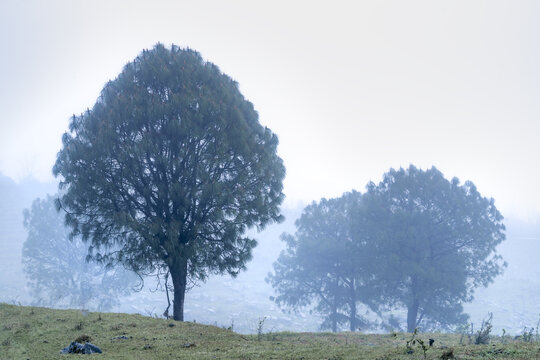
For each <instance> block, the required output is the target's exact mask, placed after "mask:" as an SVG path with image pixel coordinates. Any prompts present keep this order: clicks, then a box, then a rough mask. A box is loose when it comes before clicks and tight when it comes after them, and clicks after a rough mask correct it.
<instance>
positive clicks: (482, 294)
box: [0, 176, 540, 334]
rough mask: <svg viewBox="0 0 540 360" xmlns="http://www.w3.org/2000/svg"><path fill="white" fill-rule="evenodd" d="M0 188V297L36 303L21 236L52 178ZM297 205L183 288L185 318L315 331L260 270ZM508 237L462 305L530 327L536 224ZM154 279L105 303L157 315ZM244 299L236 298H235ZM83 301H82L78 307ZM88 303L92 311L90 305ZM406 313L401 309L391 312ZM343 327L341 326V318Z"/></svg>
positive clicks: (501, 322)
mask: <svg viewBox="0 0 540 360" xmlns="http://www.w3.org/2000/svg"><path fill="white" fill-rule="evenodd" d="M0 184H1V186H0V191H1V195H2V196H3V199H5V201H4V202H3V203H2V209H1V210H2V211H1V214H2V215H1V217H0V225H1V226H2V229H3V231H2V233H0V237H1V239H0V247H1V249H0V254H1V255H0V256H1V261H0V272H1V273H2V274H3V275H2V277H0V289H1V291H0V301H3V302H7V303H21V304H25V305H28V304H36V302H37V299H34V298H32V296H31V295H30V289H29V288H28V286H27V279H26V278H25V276H24V273H23V271H22V263H21V255H22V245H23V243H24V241H25V240H26V238H27V235H28V234H27V231H26V230H25V228H24V226H23V210H24V209H29V208H30V206H31V204H32V202H33V201H34V200H35V199H36V198H38V197H39V198H41V199H45V198H46V196H47V194H55V193H56V191H57V185H56V184H55V183H39V182H37V181H35V180H25V181H22V182H20V183H15V182H13V181H12V180H11V179H9V178H7V177H5V176H2V177H1V178H0ZM302 210H303V206H298V207H297V208H296V209H285V210H284V215H285V217H286V220H285V222H283V223H281V224H274V225H272V226H270V227H268V228H267V229H265V230H264V231H263V232H261V233H259V234H254V236H255V237H256V238H257V239H258V246H257V247H256V248H255V250H254V257H253V259H252V261H250V262H249V263H248V265H247V271H245V272H242V273H241V274H240V275H239V276H238V278H236V279H233V278H231V277H229V276H219V277H212V278H210V279H209V280H208V281H207V282H206V283H201V284H199V286H196V287H194V288H193V289H192V290H190V291H189V292H188V293H187V295H186V320H188V321H189V320H195V321H197V322H202V323H208V324H215V325H218V326H227V327H228V326H230V325H231V324H234V328H235V330H236V331H239V332H245V333H249V332H256V329H257V323H258V321H259V320H260V319H262V318H266V320H265V326H266V327H267V329H268V330H275V331H278V330H294V331H317V330H319V326H320V324H321V322H322V318H321V316H319V315H317V314H314V313H311V314H310V312H309V311H301V312H299V313H294V312H291V313H287V312H284V311H282V310H281V309H280V308H279V307H278V306H277V305H276V304H275V303H274V302H272V301H271V300H269V297H270V296H275V293H274V292H273V290H272V288H271V286H270V285H269V284H267V283H266V282H265V280H264V279H265V277H266V276H267V274H268V273H269V272H270V271H272V264H273V262H274V261H276V259H277V258H278V256H279V253H280V251H281V250H283V249H284V247H285V245H284V243H283V242H282V241H280V240H279V237H280V234H281V233H283V232H287V233H291V234H292V233H294V231H295V227H294V222H295V221H296V220H297V219H298V218H299V217H300V215H301V213H302ZM505 225H506V228H507V231H506V234H507V240H506V241H504V242H503V243H502V244H501V245H500V246H499V248H498V250H499V253H500V254H501V255H502V256H503V257H504V259H505V260H506V261H507V262H508V268H507V269H506V270H505V272H504V274H503V275H502V276H499V277H498V278H496V279H495V282H494V283H493V284H491V285H490V286H489V287H488V288H478V289H477V290H476V292H475V300H473V302H472V303H470V304H465V306H464V307H465V312H466V313H468V314H470V316H471V317H470V320H469V321H471V322H474V323H475V324H480V322H481V320H482V319H483V318H484V317H485V316H486V312H487V311H490V312H493V313H494V320H493V324H494V331H502V329H503V328H504V329H505V330H506V331H507V332H511V333H515V334H520V333H521V332H522V331H523V328H524V327H531V326H533V325H535V323H536V321H537V316H538V314H537V308H538V304H537V300H536V299H537V298H538V297H537V294H538V292H539V291H540V280H538V279H540V274H539V271H538V270H537V266H536V256H535V254H537V253H538V251H539V250H540V248H539V246H538V245H537V244H538V238H539V237H540V224H538V223H535V222H529V223H525V222H521V221H517V220H514V219H505ZM156 285H157V284H156V283H155V281H154V280H152V279H150V278H149V279H147V281H146V284H145V288H144V289H143V290H142V291H141V292H132V293H131V294H130V295H128V296H124V297H120V298H119V303H118V304H117V305H116V306H115V307H113V308H110V309H109V310H111V311H122V312H129V313H141V314H143V315H151V316H163V315H162V314H163V311H164V310H165V307H166V298H165V294H164V292H163V291H160V290H158V291H154V289H155V288H156ZM239 299H242V301H239ZM83 306H84V304H80V307H83ZM90 310H98V309H97V308H93V309H90ZM396 316H397V317H400V318H401V319H402V320H404V319H405V316H406V314H405V313H403V312H402V313H397V314H396ZM341 330H347V326H346V325H344V326H343V327H342V328H341Z"/></svg>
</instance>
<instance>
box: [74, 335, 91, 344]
mask: <svg viewBox="0 0 540 360" xmlns="http://www.w3.org/2000/svg"><path fill="white" fill-rule="evenodd" d="M75 341H76V342H78V343H81V344H82V343H85V342H90V341H92V338H91V337H90V336H88V335H81V336H78V337H77V338H76V339H75Z"/></svg>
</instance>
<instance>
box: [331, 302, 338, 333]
mask: <svg viewBox="0 0 540 360" xmlns="http://www.w3.org/2000/svg"><path fill="white" fill-rule="evenodd" d="M336 302H337V301H336V300H335V299H334V302H333V304H332V315H331V316H332V332H337V303H336Z"/></svg>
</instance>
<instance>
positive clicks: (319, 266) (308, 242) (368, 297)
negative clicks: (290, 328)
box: [267, 191, 376, 332]
mask: <svg viewBox="0 0 540 360" xmlns="http://www.w3.org/2000/svg"><path fill="white" fill-rule="evenodd" d="M361 207H362V195H361V194H360V193H358V192H355V191H354V192H351V193H346V194H344V195H343V196H341V197H340V198H336V199H329V200H327V199H322V200H321V201H320V202H318V203H313V204H311V205H309V206H307V207H306V208H305V209H304V211H303V213H302V216H301V217H300V218H299V219H298V220H297V221H296V233H295V234H294V235H290V234H283V235H282V240H284V241H285V242H286V244H287V247H286V250H285V251H283V252H282V253H281V255H280V256H279V258H278V260H277V261H276V262H275V263H274V273H271V274H269V275H268V277H267V280H268V281H269V282H270V283H271V285H272V286H273V287H274V289H275V291H276V292H277V296H276V297H275V298H274V300H275V301H276V302H277V303H278V304H279V305H280V306H283V307H285V308H292V309H293V310H298V309H300V308H302V307H308V306H311V305H314V307H315V310H316V311H317V312H319V313H321V314H322V315H323V316H324V322H323V324H322V325H321V328H329V329H331V330H332V331H334V332H335V331H337V329H338V325H340V324H343V323H348V324H349V329H350V330H351V331H356V330H358V329H360V328H364V329H365V328H366V327H368V326H369V325H370V324H369V321H368V320H367V319H366V318H364V317H363V316H362V315H361V314H360V311H359V307H360V306H363V308H364V309H365V310H367V309H370V308H371V309H374V308H376V306H375V305H376V304H375V303H374V302H373V290H374V289H375V288H376V286H375V285H374V284H373V283H371V280H373V278H372V274H373V265H374V264H373V263H372V262H371V261H370V259H369V257H370V254H368V253H367V252H366V251H365V249H366V246H367V243H366V238H365V233H364V232H363V231H355V230H356V228H357V227H355V226H353V224H355V223H356V222H357V221H358V219H357V218H354V217H356V216H357V215H358V214H359V209H360V208H361Z"/></svg>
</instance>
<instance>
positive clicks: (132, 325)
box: [129, 322, 137, 327]
mask: <svg viewBox="0 0 540 360" xmlns="http://www.w3.org/2000/svg"><path fill="white" fill-rule="evenodd" d="M129 326H131V327H137V324H135V323H134V322H132V323H130V324H129Z"/></svg>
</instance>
